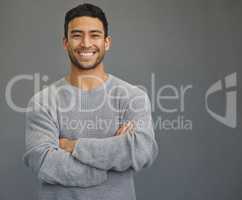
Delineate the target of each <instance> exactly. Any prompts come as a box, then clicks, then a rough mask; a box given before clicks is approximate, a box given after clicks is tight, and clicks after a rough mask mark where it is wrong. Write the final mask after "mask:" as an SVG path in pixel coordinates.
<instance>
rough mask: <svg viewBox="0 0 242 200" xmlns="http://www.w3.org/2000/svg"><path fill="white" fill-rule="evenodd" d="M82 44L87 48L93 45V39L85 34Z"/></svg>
mask: <svg viewBox="0 0 242 200" xmlns="http://www.w3.org/2000/svg"><path fill="white" fill-rule="evenodd" d="M82 46H83V47H86V48H88V47H90V46H91V40H90V38H89V36H88V35H85V36H84V37H83V38H82Z"/></svg>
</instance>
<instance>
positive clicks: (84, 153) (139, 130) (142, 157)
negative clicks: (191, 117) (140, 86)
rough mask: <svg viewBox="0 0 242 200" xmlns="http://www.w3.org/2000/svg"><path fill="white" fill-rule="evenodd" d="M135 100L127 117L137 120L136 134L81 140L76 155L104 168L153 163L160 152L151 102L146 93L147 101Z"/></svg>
mask: <svg viewBox="0 0 242 200" xmlns="http://www.w3.org/2000/svg"><path fill="white" fill-rule="evenodd" d="M144 100H145V101H144ZM132 103H133V105H132V107H130V105H128V107H127V110H126V112H125V115H124V120H125V121H133V122H134V123H135V130H134V133H132V134H129V133H128V134H121V135H118V136H113V137H108V138H102V139H97V138H81V139H78V140H77V142H76V145H75V147H74V150H73V152H72V155H73V156H74V157H75V158H77V159H78V160H80V161H81V162H83V163H85V164H88V165H90V166H93V167H97V168H99V169H103V170H110V169H112V170H116V171H124V170H127V169H128V168H130V167H131V168H133V169H134V170H135V171H139V170H140V169H142V168H144V167H147V166H150V165H151V164H152V163H153V161H154V159H155V158H156V156H157V154H158V146H157V143H156V141H155V136H154V130H153V125H152V117H151V106H150V101H149V98H148V96H145V98H144V99H143V100H137V102H135V101H133V102H132ZM141 108H143V109H141Z"/></svg>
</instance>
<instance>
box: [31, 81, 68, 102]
mask: <svg viewBox="0 0 242 200" xmlns="http://www.w3.org/2000/svg"><path fill="white" fill-rule="evenodd" d="M62 85H63V78H61V79H59V80H57V81H55V82H53V83H51V84H50V85H48V86H46V87H45V88H43V89H41V90H40V91H37V92H36V93H34V95H33V96H32V97H31V98H30V100H29V102H28V105H29V106H30V105H33V104H38V105H40V106H44V107H49V106H53V103H54V102H56V98H57V95H56V93H57V91H58V88H60V87H61V86H62Z"/></svg>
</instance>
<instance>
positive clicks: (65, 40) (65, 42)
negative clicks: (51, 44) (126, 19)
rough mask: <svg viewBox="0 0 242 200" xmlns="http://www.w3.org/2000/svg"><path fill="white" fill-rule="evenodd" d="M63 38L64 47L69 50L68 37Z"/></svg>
mask: <svg viewBox="0 0 242 200" xmlns="http://www.w3.org/2000/svg"><path fill="white" fill-rule="evenodd" d="M62 40H63V47H64V49H65V50H67V47H68V39H67V38H66V37H65V36H64V37H63V39H62Z"/></svg>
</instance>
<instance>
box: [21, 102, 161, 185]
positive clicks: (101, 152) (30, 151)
mask: <svg viewBox="0 0 242 200" xmlns="http://www.w3.org/2000/svg"><path fill="white" fill-rule="evenodd" d="M29 106H30V107H33V106H36V107H38V108H39V110H38V111H36V110H34V111H30V112H28V113H27V114H26V152H25V155H24V162H25V164H26V165H27V166H29V167H30V168H31V169H32V170H33V171H34V172H35V173H36V174H37V176H38V177H39V179H40V180H42V181H44V182H47V183H50V184H61V185H64V186H79V187H90V186H94V185H99V184H101V183H103V182H104V181H105V180H107V172H108V170H110V169H113V170H116V171H124V170H126V169H128V168H130V167H131V168H133V169H134V170H136V171H138V170H140V169H142V168H143V167H146V166H148V165H150V164H151V163H152V162H153V160H154V159H155V157H156V155H157V152H158V148H157V144H156V142H155V139H154V133H153V128H152V127H151V126H150V125H148V124H144V126H142V127H135V126H134V124H133V123H127V124H125V125H123V126H122V127H120V128H119V129H118V130H117V131H116V134H115V136H114V137H109V138H104V139H95V138H81V139H78V140H70V139H68V138H59V132H58V125H57V124H55V123H54V121H53V119H52V116H51V115H50V113H49V112H48V111H47V110H46V108H45V107H43V106H41V105H39V104H38V103H34V102H33V101H31V102H30V104H29ZM126 118H127V119H128V120H129V121H132V120H133V119H142V120H144V121H145V122H148V121H149V120H150V119H151V114H150V110H148V111H145V112H139V113H138V114H137V113H132V112H130V111H128V112H127V114H126ZM130 130H132V131H131V132H133V133H130Z"/></svg>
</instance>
